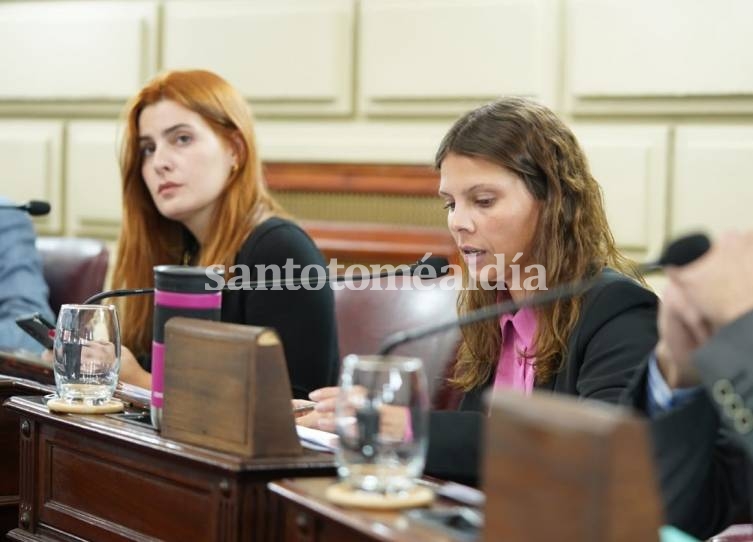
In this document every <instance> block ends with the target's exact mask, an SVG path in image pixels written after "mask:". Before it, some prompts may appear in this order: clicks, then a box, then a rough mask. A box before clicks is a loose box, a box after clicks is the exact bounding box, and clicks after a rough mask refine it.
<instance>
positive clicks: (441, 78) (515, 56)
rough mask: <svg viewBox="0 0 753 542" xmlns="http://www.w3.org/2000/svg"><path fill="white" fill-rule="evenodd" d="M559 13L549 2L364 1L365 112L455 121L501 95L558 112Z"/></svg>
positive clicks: (361, 34)
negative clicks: (457, 115)
mask: <svg viewBox="0 0 753 542" xmlns="http://www.w3.org/2000/svg"><path fill="white" fill-rule="evenodd" d="M555 6H556V4H555V3H554V2H552V1H550V0H534V1H527V0H462V1H459V0H415V1H412V2H405V1H403V0H362V1H361V12H360V14H361V18H360V32H359V37H360V42H359V50H360V62H359V64H360V65H359V73H360V79H359V83H360V84H359V87H360V91H361V99H360V103H361V108H362V110H363V111H364V112H365V113H367V114H370V115H378V114H405V115H410V114H442V113H452V114H455V113H460V112H462V111H464V110H466V109H468V108H469V107H471V106H473V105H475V104H478V103H484V102H487V101H491V100H493V99H494V98H496V97H497V96H500V95H502V94H516V95H523V96H531V97H535V98H538V99H540V100H542V101H544V102H546V103H549V104H550V105H551V104H553V102H554V101H555V98H554V94H555V88H554V87H555V80H556V73H557V64H556V62H555V54H556V39H557V35H558V32H557V26H556V23H555V20H556V17H555V15H556V9H555Z"/></svg>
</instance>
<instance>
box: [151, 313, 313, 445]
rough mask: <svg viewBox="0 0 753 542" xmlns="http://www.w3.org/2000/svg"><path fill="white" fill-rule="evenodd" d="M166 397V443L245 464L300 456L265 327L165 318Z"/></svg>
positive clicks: (276, 342)
mask: <svg viewBox="0 0 753 542" xmlns="http://www.w3.org/2000/svg"><path fill="white" fill-rule="evenodd" d="M164 393H165V398H164V406H163V412H162V429H161V432H162V435H163V436H165V437H166V438H171V439H174V440H178V441H182V442H187V443H191V444H197V445H200V446H205V447H207V448H213V449H215V450H220V451H224V452H230V453H233V454H237V455H240V456H242V457H245V458H248V459H251V458H261V457H284V456H296V455H300V454H301V453H302V449H301V445H300V442H299V440H298V435H297V433H296V429H295V421H294V419H293V409H292V406H291V399H292V395H291V391H290V380H289V378H288V369H287V365H286V363H285V354H284V352H283V349H282V343H281V342H280V339H279V337H278V336H277V334H276V333H275V332H274V331H273V330H271V329H268V328H263V327H253V326H244V325H239V324H227V323H222V322H212V321H207V320H198V319H194V318H183V317H175V318H171V319H170V320H169V321H168V322H167V324H166V325H165V387H164Z"/></svg>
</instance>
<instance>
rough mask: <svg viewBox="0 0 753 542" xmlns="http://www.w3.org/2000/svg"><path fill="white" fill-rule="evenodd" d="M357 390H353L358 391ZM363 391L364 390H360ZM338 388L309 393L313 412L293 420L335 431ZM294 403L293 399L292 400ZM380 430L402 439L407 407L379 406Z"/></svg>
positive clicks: (405, 427) (390, 436)
mask: <svg viewBox="0 0 753 542" xmlns="http://www.w3.org/2000/svg"><path fill="white" fill-rule="evenodd" d="M358 391H359V390H354V392H356V393H358ZM360 391H363V392H364V393H365V390H360ZM339 394H340V388H339V387H336V386H332V387H328V388H320V389H318V390H314V391H312V392H311V393H310V394H309V397H310V398H311V400H312V401H315V402H316V406H315V407H314V410H313V412H310V413H307V414H305V415H304V416H301V417H299V418H296V420H295V422H296V423H297V424H299V425H303V426H304V427H312V428H314V429H319V430H321V431H329V432H330V433H334V432H335V429H336V428H335V405H336V404H337V397H338V395H339ZM293 403H294V405H295V400H294V401H293ZM379 419H380V428H379V430H380V432H381V433H382V434H383V435H384V436H385V437H386V438H390V439H393V440H394V439H398V440H399V439H402V438H403V436H404V435H405V432H406V430H407V427H408V419H409V415H408V412H407V409H406V408H405V407H401V406H393V405H382V406H381V407H380V408H379Z"/></svg>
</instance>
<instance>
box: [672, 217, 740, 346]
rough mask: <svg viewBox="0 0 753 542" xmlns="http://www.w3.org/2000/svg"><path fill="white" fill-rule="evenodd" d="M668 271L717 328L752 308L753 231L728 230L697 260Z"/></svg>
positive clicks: (684, 292) (696, 307) (694, 305)
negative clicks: (737, 231)
mask: <svg viewBox="0 0 753 542" xmlns="http://www.w3.org/2000/svg"><path fill="white" fill-rule="evenodd" d="M667 273H668V275H669V277H670V279H671V280H672V281H674V282H675V283H676V284H677V285H678V286H679V287H680V288H681V289H682V290H683V294H684V296H685V297H686V298H687V299H688V301H689V304H690V305H692V306H693V307H695V309H696V311H697V313H698V314H700V315H701V316H702V317H703V319H705V320H707V321H708V322H709V323H710V324H711V326H712V329H713V330H714V331H716V330H717V329H719V328H720V327H722V326H724V325H726V324H728V323H730V322H731V321H733V320H735V319H737V318H739V317H740V316H742V315H743V314H745V313H746V312H748V311H750V310H753V288H751V287H750V279H751V277H753V231H749V232H746V233H730V234H727V235H725V236H723V237H721V238H720V239H719V240H718V241H717V242H716V243H714V245H713V246H712V247H711V249H710V250H709V252H708V253H707V254H705V255H704V256H703V257H701V258H700V259H698V260H697V261H695V262H693V263H690V264H688V265H686V266H683V267H678V268H671V269H669V270H668V271H667Z"/></svg>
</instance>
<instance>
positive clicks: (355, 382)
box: [335, 355, 429, 494]
mask: <svg viewBox="0 0 753 542" xmlns="http://www.w3.org/2000/svg"><path fill="white" fill-rule="evenodd" d="M428 412H429V396H428V391H427V383H426V375H425V373H424V368H423V364H422V363H421V360H420V359H418V358H412V357H402V356H359V355H349V356H346V357H345V359H344V360H343V367H342V373H341V375H340V392H339V395H338V397H337V403H336V406H335V426H336V430H337V434H338V436H339V437H340V446H339V447H338V449H337V451H336V460H337V472H338V474H339V475H340V478H341V479H342V480H344V481H345V482H347V483H348V484H349V485H350V486H351V487H353V488H355V489H360V490H365V491H372V492H379V493H387V494H389V493H397V492H401V491H406V490H408V489H410V488H411V487H413V485H414V480H415V478H417V477H419V476H421V473H422V472H423V468H424V462H425V461H426V448H427V444H428V421H429V418H428V416H429V414H428Z"/></svg>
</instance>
